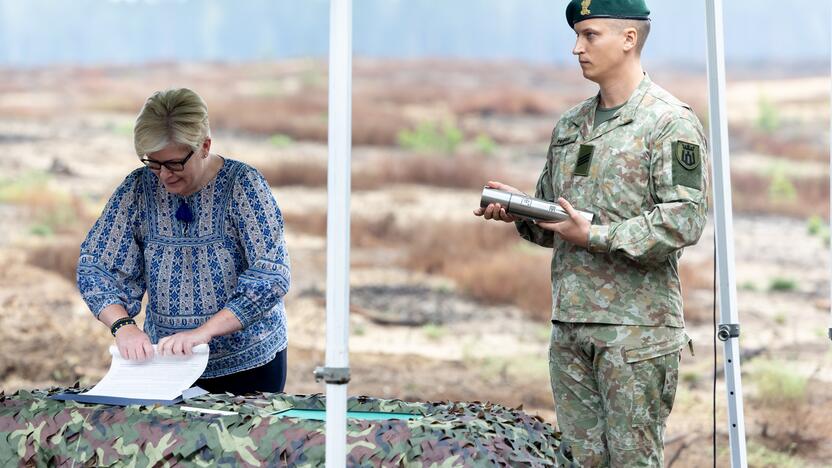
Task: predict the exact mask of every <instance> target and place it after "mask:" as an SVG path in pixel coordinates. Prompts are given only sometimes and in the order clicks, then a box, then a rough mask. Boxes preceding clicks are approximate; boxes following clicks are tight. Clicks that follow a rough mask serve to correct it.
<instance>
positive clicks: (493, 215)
mask: <svg viewBox="0 0 832 468" xmlns="http://www.w3.org/2000/svg"><path fill="white" fill-rule="evenodd" d="M485 186H486V187H488V188H493V189H497V190H504V191H506V192H511V193H517V194H520V195H523V192H521V191H520V190H518V189H516V188H514V187H512V186H511V185H506V184H503V183H501V182H495V181H493V180H489V181H488V183H487V184H485ZM474 215H475V216H482V217H483V218H485V219H494V220H498V221H503V222H504V223H513V222H515V221H517V219H518V218H516V217H515V216H512V215H511V214H509V213H508V212H507V211H506V208H505V207H504V206H502V205H500V204H499V203H492V204H490V205H488V206H486V207H485V208H483V207H479V208H477V209H476V210H474Z"/></svg>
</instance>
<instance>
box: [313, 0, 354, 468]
mask: <svg viewBox="0 0 832 468" xmlns="http://www.w3.org/2000/svg"><path fill="white" fill-rule="evenodd" d="M328 118H329V142H328V145H329V163H328V170H327V179H328V180H327V225H326V228H327V230H326V237H327V243H326V367H324V368H318V369H316V370H315V377H316V379H318V380H321V379H323V380H324V381H326V466H328V467H335V468H337V467H343V466H345V465H346V458H347V457H346V443H347V419H346V418H347V382H349V379H350V373H349V343H348V339H349V303H350V281H349V273H350V157H351V145H352V123H351V119H352V0H330V16H329V117H328Z"/></svg>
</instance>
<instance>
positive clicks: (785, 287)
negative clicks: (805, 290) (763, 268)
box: [768, 276, 797, 292]
mask: <svg viewBox="0 0 832 468" xmlns="http://www.w3.org/2000/svg"><path fill="white" fill-rule="evenodd" d="M795 289H797V282H796V281H795V280H793V279H790V278H782V277H779V276H778V277H776V278H772V279H771V282H769V284H768V290H769V291H777V292H784V291H794V290H795Z"/></svg>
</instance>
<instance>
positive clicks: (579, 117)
mask: <svg viewBox="0 0 832 468" xmlns="http://www.w3.org/2000/svg"><path fill="white" fill-rule="evenodd" d="M652 84H653V82H652V81H651V80H650V77H649V76H648V75H647V73H645V74H644V78H642V80H641V82H640V83H639V84H638V87H637V88H636V89H635V91H633V94H631V95H630V98H629V99H627V102H626V103H625V104H624V106H623V107H621V109H618V111H617V112H616V113H615V115H613V117H612V118H611V119H610V120H608V121H607V122H606V124H603V125H601V129H602V131H601V132H596V131H595V130H596V129H595V128H591V125H590V124H591V123H592V122H593V121H594V120H595V109H597V108H598V102H599V101H600V100H601V93H600V92H599V93H598V94H596V95H595V97H593V98H592V99H587V100H586V101H585V102H584V104H583V105H582V106H581V107H580V108H579V109H578V111H577V112H575V114H574V115H573V116H572V118H571V119H570V120H571V122H572V124H573V125H575V126H576V127H579V128H580V132H581V136H583V138H584V139H585V140H590V139H593V138H597V137H599V136H601V135H603V134H604V133H607V132H609V131H610V130H612V129H614V128H618V127H620V126H621V125H626V124H628V123H630V122H632V121H633V119H634V118H635V115H636V111H637V110H638V107H639V106H640V105H641V101H642V100H643V99H644V96H645V95H646V94H647V91H648V90H649V89H650V86H651V85H652Z"/></svg>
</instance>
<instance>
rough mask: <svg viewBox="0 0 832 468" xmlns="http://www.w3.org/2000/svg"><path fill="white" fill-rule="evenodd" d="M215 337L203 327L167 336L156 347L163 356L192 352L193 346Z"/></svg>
mask: <svg viewBox="0 0 832 468" xmlns="http://www.w3.org/2000/svg"><path fill="white" fill-rule="evenodd" d="M211 338H213V337H212V336H211V335H210V334H209V333H208V332H206V331H205V330H204V329H203V328H202V327H199V328H195V329H193V330H188V331H183V332H179V333H176V334H174V335H170V336H166V337H164V338H162V339H161V340H159V344H157V345H156V348H157V349H158V351H159V354H160V355H162V356H167V355H172V354H173V355H177V354H192V353H193V347H194V346H196V345H201V344H205V343H208V342H209V341H211Z"/></svg>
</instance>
